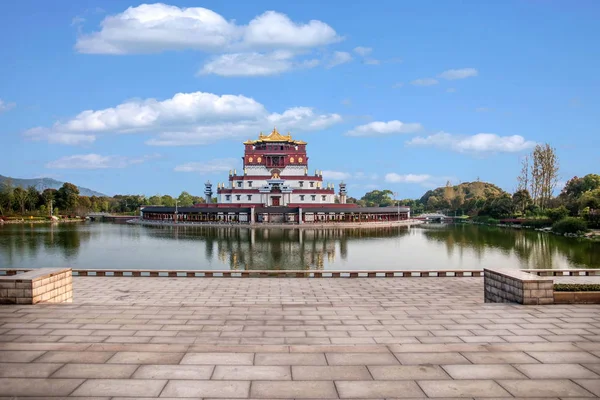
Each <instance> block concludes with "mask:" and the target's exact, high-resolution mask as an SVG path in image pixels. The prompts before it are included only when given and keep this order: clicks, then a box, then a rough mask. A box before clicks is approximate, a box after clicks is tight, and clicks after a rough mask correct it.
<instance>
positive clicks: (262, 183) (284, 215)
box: [140, 129, 410, 224]
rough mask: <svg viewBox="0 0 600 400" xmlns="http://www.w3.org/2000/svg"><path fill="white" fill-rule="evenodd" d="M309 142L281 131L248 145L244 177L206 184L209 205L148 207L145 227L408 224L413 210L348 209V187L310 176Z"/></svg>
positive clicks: (144, 210)
mask: <svg viewBox="0 0 600 400" xmlns="http://www.w3.org/2000/svg"><path fill="white" fill-rule="evenodd" d="M306 145H307V143H306V142H303V141H301V140H294V139H292V136H291V134H289V133H288V134H287V135H282V134H280V133H279V132H278V131H277V129H273V131H272V132H271V133H270V134H269V135H263V134H262V133H261V134H260V135H259V136H258V139H257V140H248V141H246V142H244V156H243V157H242V165H243V169H242V173H241V174H238V173H237V171H236V170H231V171H229V181H228V182H227V183H218V184H217V188H216V200H217V202H216V203H213V202H212V199H213V195H214V192H213V185H212V183H210V182H206V183H205V184H204V195H205V196H206V200H207V202H206V203H205V204H196V205H194V206H193V207H180V208H178V207H160V206H144V207H141V208H140V212H141V217H142V221H147V222H157V223H160V222H175V223H179V222H181V223H215V222H225V223H234V222H235V223H296V224H303V223H331V222H340V223H342V222H353V223H367V222H393V221H402V220H407V219H409V218H410V208H409V207H400V205H398V206H397V207H359V206H358V205H356V204H347V203H346V200H347V191H346V184H345V183H343V182H341V183H340V184H339V191H338V193H337V196H336V193H335V187H334V185H333V184H330V183H324V182H323V173H322V171H319V170H316V171H315V173H314V175H309V174H308V155H307V152H306Z"/></svg>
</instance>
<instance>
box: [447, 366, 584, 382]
mask: <svg viewBox="0 0 600 400" xmlns="http://www.w3.org/2000/svg"><path fill="white" fill-rule="evenodd" d="M531 365H533V366H543V365H542V364H531ZM442 368H444V370H445V371H446V372H447V373H448V374H449V375H450V376H451V377H452V379H526V377H525V375H523V374H522V373H520V372H519V371H517V370H516V369H515V368H514V367H512V366H510V365H507V364H474V365H443V366H442ZM582 378H583V376H582Z"/></svg>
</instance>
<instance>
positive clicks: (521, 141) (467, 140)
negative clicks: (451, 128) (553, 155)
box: [406, 132, 536, 153]
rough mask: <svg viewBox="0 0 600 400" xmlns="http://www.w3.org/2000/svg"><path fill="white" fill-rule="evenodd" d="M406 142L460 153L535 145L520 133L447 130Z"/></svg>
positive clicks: (504, 151)
mask: <svg viewBox="0 0 600 400" xmlns="http://www.w3.org/2000/svg"><path fill="white" fill-rule="evenodd" d="M406 144H408V145H411V146H430V147H438V148H442V149H448V150H452V151H457V152H460V153H493V152H498V153H514V152H519V151H524V150H528V149H531V148H532V147H534V146H535V145H536V143H535V142H534V141H531V140H526V139H525V138H524V137H523V136H520V135H512V136H499V135H496V134H493V133H478V134H476V135H471V136H468V135H453V134H450V133H447V132H439V133H436V134H434V135H430V136H417V137H415V138H412V139H411V140H409V141H408V142H406Z"/></svg>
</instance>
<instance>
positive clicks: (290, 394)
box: [250, 381, 338, 399]
mask: <svg viewBox="0 0 600 400" xmlns="http://www.w3.org/2000/svg"><path fill="white" fill-rule="evenodd" d="M250 397H254V398H257V399H271V398H282V399H337V398H338V395H337V392H336V390H335V386H334V385H333V382H332V381H330V382H324V381H313V382H310V381H290V382H284V381H257V382H252V389H251V391H250Z"/></svg>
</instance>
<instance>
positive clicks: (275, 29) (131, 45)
mask: <svg viewBox="0 0 600 400" xmlns="http://www.w3.org/2000/svg"><path fill="white" fill-rule="evenodd" d="M343 39H344V38H343V37H342V36H340V35H338V33H337V32H336V31H335V30H334V29H333V28H332V27H331V26H329V25H328V24H326V23H324V22H322V21H318V20H311V21H308V22H307V23H297V22H294V21H292V20H291V19H290V18H289V17H288V16H287V15H285V14H282V13H278V12H275V11H267V12H265V13H263V14H261V15H258V16H256V17H255V18H253V19H252V20H251V21H250V22H249V23H248V24H246V25H240V24H238V23H236V22H235V21H233V20H227V19H226V18H225V17H223V16H222V15H220V14H218V13H216V12H214V11H212V10H209V9H207V8H202V7H189V8H180V7H177V6H172V5H167V4H160V3H157V4H142V5H140V6H137V7H130V8H128V9H127V10H125V11H124V12H122V13H119V14H116V15H110V16H107V17H106V18H104V20H103V21H102V22H101V24H100V29H99V30H98V31H95V32H92V33H87V34H83V33H80V34H79V37H78V38H77V43H76V44H75V48H76V50H77V51H79V52H80V53H88V54H115V55H124V54H140V53H146V54H147V53H160V52H165V51H177V50H194V51H199V52H203V53H206V54H208V55H209V59H208V61H207V62H206V63H205V64H204V65H203V66H202V67H201V68H200V70H199V71H198V73H199V74H216V75H221V76H265V75H273V74H280V73H282V72H286V71H290V70H292V69H298V68H313V67H316V66H317V65H320V64H324V65H325V66H326V67H327V68H331V67H333V66H336V65H340V64H343V63H346V62H348V61H350V60H351V59H352V57H351V55H350V53H347V52H334V53H332V54H330V55H327V56H326V57H325V58H319V57H317V56H315V55H314V50H315V49H322V48H325V47H326V46H328V45H331V44H334V43H338V42H340V41H342V40H343Z"/></svg>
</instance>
